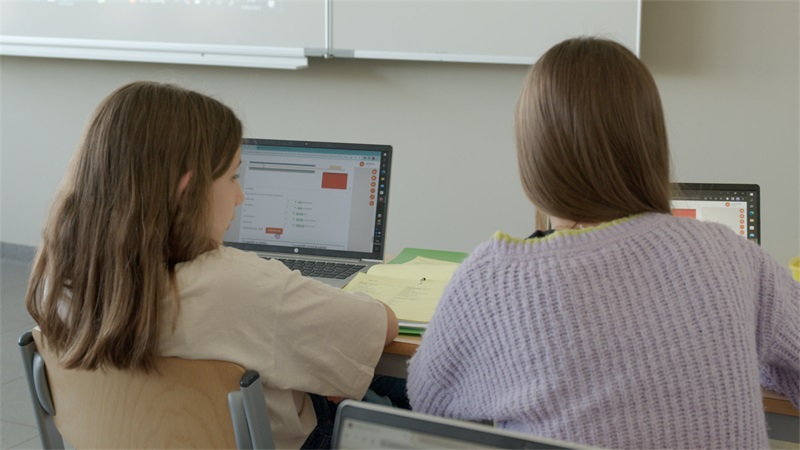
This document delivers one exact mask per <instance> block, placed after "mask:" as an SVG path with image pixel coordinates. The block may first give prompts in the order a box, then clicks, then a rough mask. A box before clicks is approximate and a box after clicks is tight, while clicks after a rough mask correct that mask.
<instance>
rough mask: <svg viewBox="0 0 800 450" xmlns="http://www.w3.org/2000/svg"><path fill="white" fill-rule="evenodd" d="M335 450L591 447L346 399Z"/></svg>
mask: <svg viewBox="0 0 800 450" xmlns="http://www.w3.org/2000/svg"><path fill="white" fill-rule="evenodd" d="M332 447H333V448H334V449H401V448H402V449H415V448H416V449H432V448H436V449H445V448H461V449H465V448H469V449H482V448H487V449H489V448H515V449H527V448H543V449H589V448H591V447H587V446H582V445H580V444H572V443H567V442H563V441H557V440H554V439H548V438H541V437H536V436H532V435H527V434H521V433H514V432H511V431H506V430H502V429H498V428H494V427H492V426H490V425H482V424H478V423H472V422H466V421H460V420H453V419H447V418H443V417H436V416H431V415H427V414H421V413H418V412H412V411H408V410H405V409H399V408H392V407H388V406H383V405H377V404H374V403H365V402H357V401H354V400H345V401H344V402H342V403H340V404H339V408H338V410H337V413H336V421H335V422H334V425H333V445H332Z"/></svg>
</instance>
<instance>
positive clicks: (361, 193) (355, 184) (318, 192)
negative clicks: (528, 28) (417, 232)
mask: <svg viewBox="0 0 800 450" xmlns="http://www.w3.org/2000/svg"><path fill="white" fill-rule="evenodd" d="M391 162H392V147H391V146H389V145H369V144H345V143H335V142H307V141H287V140H273V139H244V140H243V141H242V164H241V166H240V167H239V182H240V183H241V186H242V191H243V192H244V196H245V200H244V203H243V204H242V205H241V206H239V207H238V208H237V211H236V217H235V218H234V220H233V221H232V222H231V225H230V228H228V231H227V232H226V233H225V236H224V238H223V240H224V243H225V245H228V246H231V247H236V248H240V249H243V250H250V251H254V252H256V253H257V254H258V255H259V256H261V257H264V258H274V259H278V260H280V261H282V262H283V263H284V264H286V265H287V266H288V267H289V268H291V269H294V270H300V271H301V272H302V273H303V275H307V276H310V277H312V278H316V279H319V280H320V281H323V282H325V283H328V284H330V285H332V286H336V287H342V286H344V285H346V284H347V283H348V282H349V281H350V279H352V278H353V277H354V276H355V274H356V273H358V272H359V271H365V270H366V269H368V268H369V267H370V266H371V265H373V264H378V263H382V262H383V258H384V247H385V245H384V244H385V240H386V212H387V210H388V208H387V205H388V199H389V180H390V175H391V174H390V172H391V167H392V165H391Z"/></svg>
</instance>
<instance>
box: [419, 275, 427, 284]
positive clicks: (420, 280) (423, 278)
mask: <svg viewBox="0 0 800 450" xmlns="http://www.w3.org/2000/svg"><path fill="white" fill-rule="evenodd" d="M426 280H427V278H425V277H422V278H420V279H419V282H417V284H422V282H423V281H426Z"/></svg>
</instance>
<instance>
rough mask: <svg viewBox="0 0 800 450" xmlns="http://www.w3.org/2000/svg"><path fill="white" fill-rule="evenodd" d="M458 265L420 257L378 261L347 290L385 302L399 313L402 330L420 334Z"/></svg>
mask: <svg viewBox="0 0 800 450" xmlns="http://www.w3.org/2000/svg"><path fill="white" fill-rule="evenodd" d="M458 265H459V263H455V262H449V261H441V260H436V259H430V258H424V257H421V256H417V257H416V258H414V259H412V260H410V261H408V262H405V263H402V264H379V265H376V266H372V267H371V268H370V269H369V270H368V271H367V273H360V274H358V276H356V278H354V279H353V280H352V281H351V282H350V283H348V284H347V286H345V288H344V290H345V291H352V292H363V293H365V294H368V295H370V296H372V297H374V298H377V299H378V300H380V301H382V302H384V303H386V304H387V305H389V307H390V308H392V310H393V311H394V313H395V314H396V315H397V319H398V320H399V322H400V328H401V332H404V333H416V334H419V333H421V332H422V331H423V330H425V328H426V327H427V326H428V322H430V320H431V317H433V313H434V312H435V311H436V305H437V303H439V299H440V298H441V297H442V293H443V292H444V288H445V286H446V285H447V283H448V281H450V278H452V276H453V272H455V270H456V268H457V267H458Z"/></svg>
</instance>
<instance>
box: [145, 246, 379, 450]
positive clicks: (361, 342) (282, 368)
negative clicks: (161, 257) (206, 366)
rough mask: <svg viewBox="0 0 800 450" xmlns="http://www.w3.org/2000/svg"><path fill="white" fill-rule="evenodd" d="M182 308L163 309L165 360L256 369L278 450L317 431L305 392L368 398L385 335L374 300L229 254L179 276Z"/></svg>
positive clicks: (200, 261) (185, 266)
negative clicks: (209, 361)
mask: <svg viewBox="0 0 800 450" xmlns="http://www.w3.org/2000/svg"><path fill="white" fill-rule="evenodd" d="M176 273H177V285H178V290H179V295H180V309H179V313H178V318H177V322H176V324H175V331H174V333H173V331H172V320H171V319H172V315H171V314H172V313H171V311H172V306H171V303H170V302H165V305H164V312H165V314H164V318H165V320H163V322H162V323H163V324H164V325H163V329H162V330H161V344H160V354H161V355H163V356H177V357H181V358H187V359H220V360H227V361H233V362H236V363H238V364H240V365H242V366H244V367H245V368H248V369H253V370H257V371H258V372H259V373H260V374H261V379H262V381H263V383H264V388H265V397H266V400H267V408H268V412H269V416H270V422H271V424H272V431H273V434H274V437H275V443H276V445H277V446H278V447H279V448H299V447H300V446H301V445H302V444H303V442H304V441H305V439H306V438H307V437H308V435H309V434H310V433H311V431H312V430H313V429H314V427H315V426H316V422H317V420H316V415H315V414H314V408H313V406H312V404H311V399H310V398H309V397H308V395H306V394H305V392H310V393H314V394H319V395H331V396H339V397H347V398H355V399H360V398H361V397H363V395H364V393H365V392H366V391H367V388H368V387H369V384H370V382H371V381H372V376H373V372H374V368H375V365H376V364H377V362H378V359H379V358H380V355H381V352H382V350H383V345H384V341H385V336H386V311H385V309H384V307H383V305H381V304H380V303H378V302H377V301H376V300H374V299H372V298H370V297H367V296H363V295H355V294H351V293H347V292H343V291H341V290H339V289H336V288H333V287H331V286H328V285H326V284H323V283H320V282H318V281H315V280H312V279H309V278H306V277H303V276H301V275H300V274H299V273H298V272H292V271H290V270H289V269H287V268H286V267H285V266H284V265H283V264H282V263H280V262H278V261H268V260H264V259H261V258H259V257H258V256H256V255H254V254H252V253H248V252H243V251H241V250H237V249H233V248H227V247H221V248H219V249H216V250H213V251H210V252H207V253H204V254H202V255H200V256H199V257H198V258H196V259H194V260H192V261H189V262H186V263H182V264H179V265H178V266H177V268H176Z"/></svg>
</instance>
